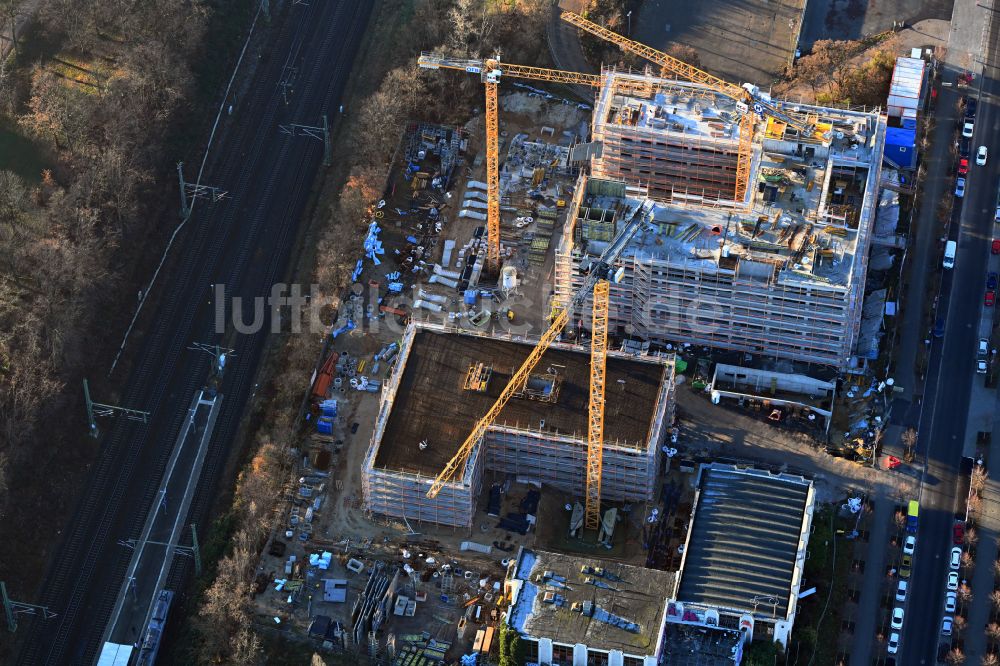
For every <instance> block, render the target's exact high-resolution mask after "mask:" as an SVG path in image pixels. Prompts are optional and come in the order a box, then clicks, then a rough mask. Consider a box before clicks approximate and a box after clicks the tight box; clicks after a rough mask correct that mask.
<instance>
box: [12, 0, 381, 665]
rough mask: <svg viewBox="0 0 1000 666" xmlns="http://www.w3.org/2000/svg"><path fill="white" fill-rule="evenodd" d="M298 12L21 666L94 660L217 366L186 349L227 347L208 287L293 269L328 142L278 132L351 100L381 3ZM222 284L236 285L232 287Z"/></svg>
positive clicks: (93, 482)
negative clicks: (174, 445) (194, 408)
mask: <svg viewBox="0 0 1000 666" xmlns="http://www.w3.org/2000/svg"><path fill="white" fill-rule="evenodd" d="M287 12H288V14H287V16H286V17H285V20H284V21H282V22H281V24H280V27H278V28H277V30H276V32H277V34H276V35H275V36H274V37H273V39H274V44H275V47H274V48H273V49H272V50H271V51H270V52H271V53H272V54H274V53H287V54H288V55H287V57H286V59H285V61H284V62H281V60H280V58H278V57H274V56H272V57H270V58H269V59H268V60H267V61H266V62H262V63H261V65H260V67H259V69H258V71H257V73H256V75H255V78H254V85H253V88H252V92H251V93H250V95H249V96H248V97H247V98H245V99H244V103H243V106H242V108H241V109H240V111H239V114H241V115H242V116H243V117H242V118H241V119H240V125H239V126H238V127H235V128H231V129H230V131H229V132H228V136H225V137H224V138H223V140H222V141H220V142H219V143H218V144H217V145H218V148H217V149H216V150H217V151H219V153H220V154H224V155H225V156H226V157H225V158H224V159H221V160H219V161H218V162H217V164H218V166H217V167H216V168H215V169H213V170H212V171H210V172H209V175H208V177H207V180H208V181H209V182H212V184H215V185H219V186H221V187H223V188H224V189H227V190H228V191H229V192H230V195H231V196H230V198H229V199H228V200H226V201H223V202H221V203H214V204H208V205H205V206H203V207H201V208H200V209H199V210H198V211H196V213H195V220H193V221H196V222H197V223H196V224H195V225H192V226H191V227H190V228H189V229H188V230H187V231H186V233H187V234H188V235H189V238H188V239H187V241H186V242H183V243H182V244H181V245H180V247H179V248H178V251H179V252H181V253H183V254H182V256H181V257H180V259H179V261H178V263H177V266H176V267H175V269H174V271H173V275H172V276H171V279H170V280H169V282H165V283H164V287H163V288H164V289H165V290H166V293H165V294H164V297H163V298H162V302H161V304H160V307H159V310H158V314H157V317H156V322H158V324H159V325H158V326H156V327H155V328H154V329H153V330H152V331H151V332H150V334H149V336H148V339H147V340H146V341H145V344H144V346H143V349H142V352H141V353H140V355H139V359H138V362H137V364H136V366H135V370H134V371H133V374H132V376H131V378H130V380H129V382H128V386H127V389H126V391H125V392H124V398H123V401H124V403H125V404H129V405H135V406H137V407H141V408H144V409H148V410H150V412H151V419H150V422H149V424H135V423H133V422H129V421H124V420H120V421H116V422H114V423H113V424H111V426H110V430H109V432H108V433H107V435H106V437H105V442H104V447H103V450H102V453H101V455H100V457H99V459H98V462H97V465H96V468H95V470H94V471H93V472H92V476H91V479H90V480H89V483H88V485H87V490H86V491H85V493H84V497H83V498H82V502H81V504H80V506H79V508H78V510H77V512H76V515H75V517H74V520H73V522H72V525H71V528H70V530H69V534H68V536H67V537H66V540H65V541H64V543H63V544H62V547H61V548H60V550H59V554H58V556H57V558H56V560H55V562H54V563H53V565H52V567H51V568H50V572H49V575H48V577H47V579H46V584H45V587H44V588H43V592H42V595H41V601H40V603H43V604H45V605H47V606H49V607H50V608H52V609H53V610H55V611H56V612H57V613H58V618H57V619H56V620H55V621H53V622H50V623H48V624H46V623H43V622H42V621H40V620H31V621H27V622H23V623H22V627H23V628H24V629H25V630H27V636H26V640H25V641H24V643H23V644H22V648H23V649H22V650H21V652H20V654H19V659H18V662H17V663H19V664H25V665H29V664H60V663H73V664H78V663H91V662H92V661H93V659H94V657H95V656H96V654H97V651H98V649H99V645H98V642H99V639H100V635H101V632H102V630H103V627H104V623H105V622H106V621H107V618H108V616H109V615H110V612H111V610H112V608H113V606H114V603H115V597H116V594H117V592H118V589H119V587H120V585H121V581H122V579H123V576H124V572H125V570H126V567H127V564H128V560H129V554H128V552H127V551H126V550H125V549H124V548H121V547H119V546H117V545H116V542H117V540H118V539H121V538H129V537H134V536H136V535H137V534H138V533H139V530H140V529H141V526H142V524H143V522H144V520H145V516H146V514H147V512H148V511H149V510H150V508H151V507H152V505H153V501H154V499H155V494H156V489H157V487H158V484H159V479H160V478H161V477H162V474H163V471H164V467H165V465H166V462H167V459H168V458H169V455H170V445H169V444H168V443H169V442H172V441H173V437H174V435H175V434H176V432H177V431H178V430H179V428H180V427H181V423H182V421H183V419H184V418H185V411H186V406H187V404H186V403H187V401H188V400H189V398H190V396H191V394H192V393H193V392H194V391H195V390H196V389H197V388H198V387H199V386H200V385H201V383H202V382H203V381H204V378H205V376H206V374H207V370H208V368H207V361H203V360H202V359H201V358H199V357H192V356H190V354H191V352H188V351H186V348H187V347H188V346H189V344H190V343H191V342H192V341H201V342H204V341H209V340H213V341H214V340H219V339H220V337H221V336H218V335H216V334H215V332H214V330H213V326H212V322H213V321H214V317H213V316H212V315H213V311H212V307H211V306H210V305H209V304H208V297H209V295H210V292H209V285H210V284H214V283H216V282H224V284H226V285H227V286H228V285H233V286H234V287H235V289H234V294H227V296H229V295H235V294H236V293H238V295H243V296H244V298H245V299H247V298H249V299H251V300H252V298H253V297H254V296H260V295H265V294H266V293H267V291H268V289H269V287H270V284H271V283H272V282H273V281H274V280H275V279H276V278H277V277H278V276H280V275H282V274H283V272H284V270H285V264H286V263H287V257H288V255H289V253H290V251H291V244H292V242H293V240H294V238H295V231H296V229H297V223H298V217H299V215H300V213H301V211H302V210H303V209H304V207H305V203H306V199H307V197H308V193H309V188H310V185H311V183H312V180H313V178H314V176H315V173H316V167H317V166H318V165H319V161H320V156H321V153H322V150H321V146H320V145H319V144H318V142H316V143H315V145H313V143H312V142H310V140H309V139H305V138H301V137H300V138H295V137H287V136H282V135H280V134H279V133H278V129H277V125H278V122H279V120H280V121H281V122H299V123H305V124H312V123H313V122H315V121H316V120H318V119H319V117H320V115H321V114H322V113H323V111H324V110H325V109H329V108H332V107H333V106H334V105H335V104H337V103H338V99H339V93H340V91H341V90H342V88H343V85H344V82H345V80H346V76H347V73H348V72H349V69H350V65H351V61H352V58H353V55H354V51H355V50H356V48H357V42H358V41H359V36H360V34H361V33H362V32H363V27H364V25H365V23H366V21H367V16H368V14H369V12H370V6H368V3H354V2H350V1H349V0H338V1H335V2H313V3H309V4H308V5H293V6H290V7H288V9H287ZM317 40H320V41H319V44H318V45H317V44H316V41H317ZM334 51H336V52H335V53H334ZM331 55H332V56H333V60H331ZM299 60H301V61H303V62H306V63H307V65H308V67H303V68H302V70H307V71H308V74H307V75H305V76H303V73H302V72H301V71H300V74H299V76H298V80H299V81H301V82H303V88H302V90H301V91H297V92H296V93H295V95H294V97H293V98H292V99H291V100H290V102H291V103H290V104H289V105H288V106H287V107H286V105H285V103H284V99H283V95H282V91H281V90H280V89H279V87H278V85H277V84H278V81H279V80H280V77H281V73H282V71H283V68H284V67H286V66H287V65H288V63H289V62H290V61H291V62H297V61H299ZM317 90H319V92H317ZM284 116H290V117H287V118H286V117H284ZM314 117H315V120H313V118H314ZM248 211H249V212H250V214H249V215H248V216H247V218H248V219H245V218H244V215H245V214H246V213H247V212H248ZM248 223H249V224H248ZM261 250H263V256H264V259H263V260H262V259H261V254H262V253H261ZM223 276H224V277H225V280H224V281H223V280H222V279H219V278H222V277H223ZM265 339H266V331H262V332H261V333H258V334H256V335H245V336H239V338H238V339H237V340H236V343H235V344H234V345H233V346H234V347H235V348H236V350H237V357H236V363H235V364H234V365H233V366H231V368H230V371H229V372H228V373H227V375H226V378H225V380H224V382H223V387H222V392H223V393H224V394H225V395H226V400H225V401H224V403H223V407H222V413H221V414H220V418H219V421H218V422H217V423H216V430H215V433H214V436H213V438H212V441H211V444H210V447H209V451H208V455H207V457H206V460H205V465H204V467H203V470H202V476H201V480H200V483H199V485H198V489H197V491H196V495H195V498H194V501H193V503H192V506H191V510H190V515H191V517H192V519H194V520H198V521H203V520H204V518H205V517H207V513H208V510H209V508H210V506H211V501H212V498H213V492H212V490H213V489H214V488H215V486H216V484H217V483H218V480H219V476H220V474H221V468H222V466H223V463H224V461H225V459H226V457H227V455H228V450H229V446H230V443H231V441H232V438H233V435H234V434H235V432H236V430H237V427H238V422H239V419H240V417H241V416H242V412H243V407H244V405H245V403H246V399H247V397H248V396H249V393H250V382H251V380H252V377H253V375H254V373H255V372H256V366H257V362H258V360H259V357H260V354H261V351H262V349H263V345H264V342H265ZM185 355H187V356H185ZM183 564H184V562H183V558H175V565H179V566H174V567H173V568H172V570H171V576H170V579H169V580H168V585H169V586H171V587H175V588H177V589H180V587H181V586H182V584H183V582H184V579H185V576H186V567H184V566H183ZM109 582H110V584H109Z"/></svg>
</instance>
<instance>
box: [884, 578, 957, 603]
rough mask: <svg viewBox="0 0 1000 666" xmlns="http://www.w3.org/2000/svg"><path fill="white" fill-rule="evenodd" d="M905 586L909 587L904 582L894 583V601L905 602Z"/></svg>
mask: <svg viewBox="0 0 1000 666" xmlns="http://www.w3.org/2000/svg"><path fill="white" fill-rule="evenodd" d="M907 585H909V583H907V582H906V581H905V580H901V581H899V582H898V583H896V601H906V586H907ZM956 589H957V588H956Z"/></svg>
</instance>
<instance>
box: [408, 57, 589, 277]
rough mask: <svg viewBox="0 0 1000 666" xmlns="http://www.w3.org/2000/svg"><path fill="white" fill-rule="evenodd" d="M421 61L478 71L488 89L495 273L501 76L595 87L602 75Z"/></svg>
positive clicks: (489, 218) (492, 263)
mask: <svg viewBox="0 0 1000 666" xmlns="http://www.w3.org/2000/svg"><path fill="white" fill-rule="evenodd" d="M417 64H418V65H419V66H420V67H423V68H425V69H455V70H460V71H464V72H468V73H469V74H478V75H479V77H480V79H481V80H482V82H483V86H484V87H485V89H486V270H487V271H488V272H491V273H494V274H495V273H497V272H499V270H500V112H499V110H498V103H497V102H498V90H497V87H498V86H499V85H500V79H501V77H503V76H510V77H512V78H519V79H531V80H538V81H550V82H554V83H569V84H576V85H587V86H594V87H597V86H600V85H601V81H602V78H601V77H600V76H597V75H595V74H580V73H576V72H560V71H558V70H554V69H545V68H543V67H530V66H527V65H509V64H507V63H501V62H500V60H499V59H497V58H491V59H489V60H485V61H484V60H472V59H462V58H448V57H444V56H436V55H434V54H431V53H422V54H421V55H420V58H418V59H417Z"/></svg>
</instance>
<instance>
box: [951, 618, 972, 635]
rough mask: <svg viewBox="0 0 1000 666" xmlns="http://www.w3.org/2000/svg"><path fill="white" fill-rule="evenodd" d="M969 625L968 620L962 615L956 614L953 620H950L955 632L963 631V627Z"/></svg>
mask: <svg viewBox="0 0 1000 666" xmlns="http://www.w3.org/2000/svg"><path fill="white" fill-rule="evenodd" d="M968 625H969V621H968V620H966V619H965V616H963V615H956V616H955V618H954V620H952V625H951V626H952V629H954V631H955V633H956V634H961V633H962V632H963V631H965V628H966V627H967V626H968Z"/></svg>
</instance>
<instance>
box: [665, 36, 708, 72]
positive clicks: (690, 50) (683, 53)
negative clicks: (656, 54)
mask: <svg viewBox="0 0 1000 666" xmlns="http://www.w3.org/2000/svg"><path fill="white" fill-rule="evenodd" d="M666 54H667V55H670V56H673V57H675V58H677V59H678V60H682V61H684V62H685V63H687V64H689V65H691V66H692V67H701V58H700V57H698V51H697V50H695V48H694V47H691V46H688V45H687V44H681V43H680V42H670V44H669V45H668V46H667V50H666Z"/></svg>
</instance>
